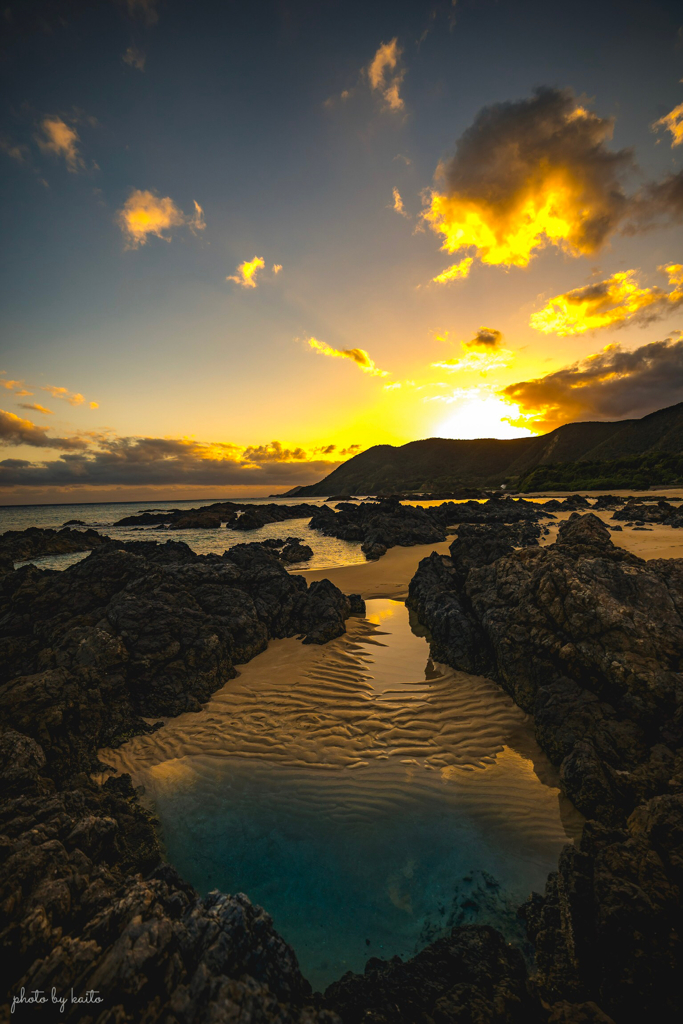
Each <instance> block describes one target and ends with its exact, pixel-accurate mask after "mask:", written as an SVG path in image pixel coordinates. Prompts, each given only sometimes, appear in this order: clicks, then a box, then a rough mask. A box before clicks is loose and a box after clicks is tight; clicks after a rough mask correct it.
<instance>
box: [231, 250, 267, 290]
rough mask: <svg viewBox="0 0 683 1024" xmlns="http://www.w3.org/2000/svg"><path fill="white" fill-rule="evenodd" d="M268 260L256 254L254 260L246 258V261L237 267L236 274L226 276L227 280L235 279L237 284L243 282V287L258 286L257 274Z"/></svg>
mask: <svg viewBox="0 0 683 1024" xmlns="http://www.w3.org/2000/svg"><path fill="white" fill-rule="evenodd" d="M265 265H266V262H265V260H264V259H262V258H261V257H260V256H254V258H253V260H245V261H244V263H240V264H239V266H238V267H237V271H236V273H235V274H231V275H230V276H229V277H226V279H225V280H226V281H235V282H236V283H237V284H241V285H242V287H243V288H255V287H256V274H257V273H258V271H259V270H262V269H263V267H265Z"/></svg>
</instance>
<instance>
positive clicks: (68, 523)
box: [62, 519, 85, 526]
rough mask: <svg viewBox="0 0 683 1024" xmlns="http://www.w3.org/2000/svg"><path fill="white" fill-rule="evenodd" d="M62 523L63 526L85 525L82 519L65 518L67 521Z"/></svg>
mask: <svg viewBox="0 0 683 1024" xmlns="http://www.w3.org/2000/svg"><path fill="white" fill-rule="evenodd" d="M62 525H63V526H85V523H84V521H83V520H82V519H67V521H66V522H65V523H63V524H62Z"/></svg>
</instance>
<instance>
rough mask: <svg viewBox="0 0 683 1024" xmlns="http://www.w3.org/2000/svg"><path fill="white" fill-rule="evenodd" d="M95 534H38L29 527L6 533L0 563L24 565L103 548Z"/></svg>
mask: <svg viewBox="0 0 683 1024" xmlns="http://www.w3.org/2000/svg"><path fill="white" fill-rule="evenodd" d="M108 542H109V537H105V536H103V535H102V534H100V533H97V531H96V530H69V529H63V530H59V531H58V530H42V529H39V528H38V527H35V526H31V527H29V529H28V530H8V531H7V532H6V533H3V534H2V536H0V559H4V560H5V561H10V560H11V561H12V563H14V562H24V561H27V560H28V559H29V558H39V557H40V556H42V555H66V554H70V553H72V552H75V551H92V550H93V549H94V548H97V547H99V546H100V545H102V544H107V543H108Z"/></svg>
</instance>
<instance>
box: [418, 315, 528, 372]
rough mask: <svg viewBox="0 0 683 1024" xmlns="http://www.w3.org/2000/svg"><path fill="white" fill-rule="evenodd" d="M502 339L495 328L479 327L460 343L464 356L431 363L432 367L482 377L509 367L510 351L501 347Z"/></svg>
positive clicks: (511, 354) (511, 355) (511, 356)
mask: <svg viewBox="0 0 683 1024" xmlns="http://www.w3.org/2000/svg"><path fill="white" fill-rule="evenodd" d="M502 339H503V335H502V334H501V332H500V331H497V330H496V329H495V328H493V327H480V328H479V330H478V331H477V332H476V334H475V335H474V337H473V338H470V340H469V341H463V342H461V343H460V344H461V346H462V348H463V349H464V350H465V355H464V356H461V357H460V358H458V359H446V360H443V361H441V362H438V363H432V366H434V367H436V368H437V369H440V370H468V371H470V372H476V373H480V374H481V375H482V377H484V376H486V374H487V373H489V371H491V370H495V369H499V368H500V367H503V366H509V364H510V362H511V360H512V358H513V353H512V352H511V351H510V349H507V348H503V347H502V346H501V341H502ZM440 340H445V339H440Z"/></svg>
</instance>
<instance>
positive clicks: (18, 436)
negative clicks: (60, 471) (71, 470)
mask: <svg viewBox="0 0 683 1024" xmlns="http://www.w3.org/2000/svg"><path fill="white" fill-rule="evenodd" d="M0 444H5V445H24V444H25V445H30V446H31V447H32V448H61V449H62V451H77V450H79V449H84V448H87V447H88V442H87V441H85V440H84V439H83V438H81V437H48V435H47V433H46V432H45V430H44V429H43V427H37V426H36V424H35V423H32V422H31V420H25V419H22V418H21V416H17V415H16V414H15V413H13V412H6V411H5V410H4V409H0Z"/></svg>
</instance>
